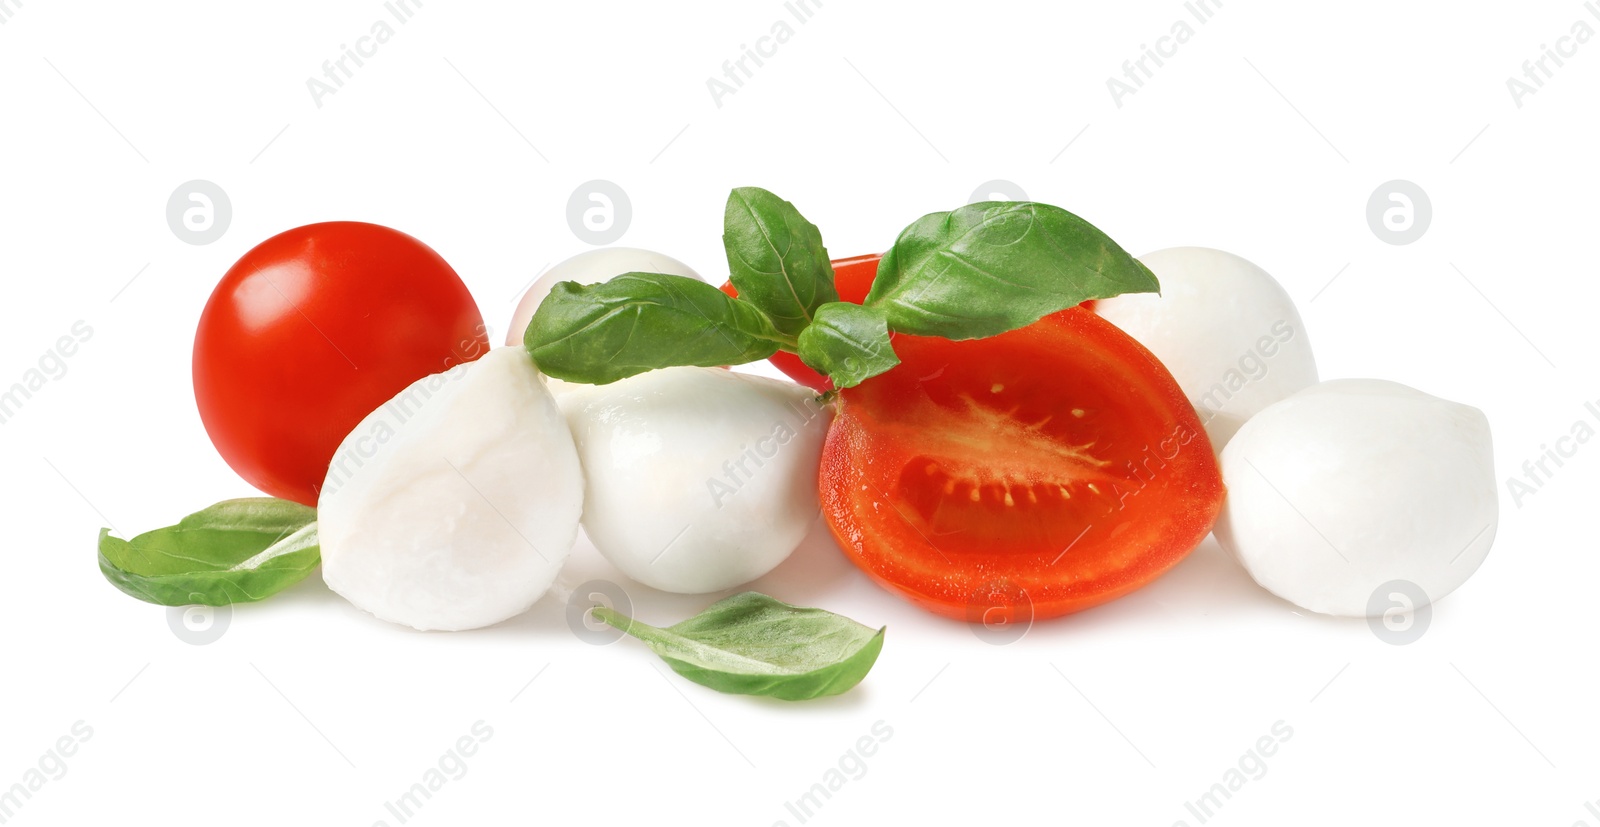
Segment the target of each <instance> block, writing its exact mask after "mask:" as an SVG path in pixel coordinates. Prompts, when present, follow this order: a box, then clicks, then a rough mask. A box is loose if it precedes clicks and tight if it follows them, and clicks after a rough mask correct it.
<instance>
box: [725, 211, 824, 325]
mask: <svg viewBox="0 0 1600 827" xmlns="http://www.w3.org/2000/svg"><path fill="white" fill-rule="evenodd" d="M722 244H723V246H724V247H726V248H727V251H728V271H729V273H730V275H729V279H730V280H731V281H732V282H733V286H734V287H735V288H736V289H738V291H739V298H741V299H743V300H745V301H747V302H750V303H751V304H753V305H755V306H756V307H757V308H760V309H761V311H762V312H764V313H766V314H767V318H769V319H771V320H772V325H773V327H776V328H777V329H778V330H779V331H781V332H783V333H786V334H788V335H790V336H797V335H799V333H800V331H801V330H803V329H804V328H805V326H806V325H808V324H810V323H811V319H812V317H813V316H814V315H815V313H816V310H817V308H818V307H821V306H822V305H824V304H827V303H828V302H836V301H838V300H839V293H838V291H837V290H835V289H834V286H833V264H831V263H830V262H829V261H828V250H827V248H826V247H823V246H822V233H821V232H820V231H819V230H817V226H816V225H815V224H812V223H811V222H809V221H807V220H806V219H805V217H804V216H802V215H801V214H800V211H799V210H797V209H795V207H794V205H793V204H791V203H789V202H788V201H785V200H783V199H782V198H779V197H778V196H776V195H773V194H772V193H770V192H768V191H766V190H764V189H761V188H760V187H740V188H738V189H736V190H734V191H733V192H731V193H729V194H728V205H727V207H726V209H725V210H724V211H723V231H722Z"/></svg>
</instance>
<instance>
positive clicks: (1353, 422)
mask: <svg viewBox="0 0 1600 827" xmlns="http://www.w3.org/2000/svg"><path fill="white" fill-rule="evenodd" d="M1222 478H1223V481H1224V482H1226V483H1227V485H1228V499H1227V502H1226V503H1225V504H1224V505H1223V510H1222V516H1221V517H1220V518H1219V519H1218V520H1217V524H1216V528H1215V533H1216V536H1217V540H1218V542H1220V543H1221V544H1222V546H1223V548H1226V549H1228V550H1229V551H1230V552H1232V553H1233V554H1234V556H1236V557H1237V558H1238V559H1239V562H1241V563H1243V564H1244V567H1245V569H1247V570H1248V571H1249V572H1250V576H1251V577H1254V578H1255V580H1256V582H1257V583H1260V584H1261V585H1262V586H1264V587H1265V588H1266V589H1267V590H1268V591H1271V592H1272V593H1273V594H1276V595H1278V596H1279V597H1282V598H1284V599H1285V600H1288V601H1289V602H1291V603H1293V604H1295V605H1297V606H1300V607H1302V608H1305V609H1310V610H1311V611H1313V612H1321V613H1323V614H1330V615H1343V616H1348V617H1360V616H1365V615H1367V614H1368V612H1369V609H1368V607H1369V605H1371V600H1372V596H1373V593H1374V592H1375V591H1376V590H1377V589H1378V587H1379V586H1381V585H1384V584H1386V583H1389V582H1391V581H1395V580H1404V581H1409V582H1410V583H1412V584H1414V585H1416V586H1418V587H1419V588H1420V589H1421V590H1422V592H1423V594H1425V595H1426V596H1427V598H1428V600H1429V601H1430V602H1431V601H1433V600H1438V599H1439V598H1441V597H1444V596H1445V595H1447V594H1449V593H1450V592H1452V591H1455V589H1456V587H1458V586H1460V585H1461V584H1462V583H1464V582H1466V579H1467V578H1468V577H1469V576H1471V575H1472V573H1473V572H1474V571H1476V570H1477V568H1478V565H1479V564H1481V563H1482V562H1483V559H1484V557H1485V556H1487V555H1488V553H1489V547H1490V546H1491V545H1492V544H1493V543H1494V535H1495V529H1496V527H1497V526H1498V525H1499V506H1498V491H1497V489H1496V487H1495V478H1494V456H1493V451H1492V444H1491V441H1490V437H1489V421H1488V419H1486V418H1485V417H1484V415H1483V412H1482V411H1480V410H1478V409H1477V408H1474V407H1471V406H1468V405H1461V404H1458V403H1455V402H1450V401H1448V400H1444V399H1439V398H1438V397H1434V396H1429V395H1428V394H1425V393H1423V392H1421V391H1418V390H1414V389H1412V388H1409V387H1406V386H1405V385H1401V384H1397V383H1395V382H1385V381H1382V380H1378V379H1340V380H1335V381H1331V382H1324V383H1322V384H1320V385H1315V386H1313V387H1311V388H1308V389H1306V390H1304V391H1301V392H1300V393H1297V394H1295V395H1294V396H1291V397H1289V398H1288V399H1285V400H1284V401H1282V402H1279V403H1277V404H1276V405H1273V406H1271V407H1269V408H1267V409H1266V410H1264V411H1262V412H1261V413H1259V414H1256V415H1255V417H1253V418H1252V419H1251V420H1250V421H1249V422H1247V423H1245V425H1244V427H1243V428H1241V429H1239V433H1238V434H1237V435H1235V436H1234V438H1233V441H1232V442H1229V443H1228V447H1227V448H1224V449H1223V451H1222ZM1421 605H1425V604H1419V605H1418V606H1417V608H1421Z"/></svg>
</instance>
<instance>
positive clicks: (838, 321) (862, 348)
mask: <svg viewBox="0 0 1600 827" xmlns="http://www.w3.org/2000/svg"><path fill="white" fill-rule="evenodd" d="M800 358H801V359H802V360H804V361H805V363H806V365H807V366H809V367H810V368H811V369H812V370H815V371H817V372H818V373H821V374H823V375H824V376H827V377H828V378H829V379H832V380H833V386H834V387H835V388H849V387H853V386H855V385H859V384H861V382H862V380H865V379H867V378H869V377H873V376H877V375H878V374H880V373H883V372H884V371H886V370H888V369H889V368H892V367H894V366H895V365H898V364H900V358H899V357H898V356H895V355H894V348H893V346H891V345H890V344H889V323H888V320H887V319H886V318H885V316H884V312H883V311H882V310H881V309H879V308H876V307H862V306H861V305H858V304H850V303H848V302H832V303H830V304H825V305H823V306H822V307H820V308H818V309H817V317H816V320H815V321H813V322H812V323H811V325H810V326H809V327H807V328H806V329H805V330H803V331H801V332H800Z"/></svg>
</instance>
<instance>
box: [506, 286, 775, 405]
mask: <svg viewBox="0 0 1600 827" xmlns="http://www.w3.org/2000/svg"><path fill="white" fill-rule="evenodd" d="M523 342H524V344H525V345H526V346H527V348H528V352H529V353H530V354H532V356H533V361H534V364H536V365H538V366H539V369H540V370H541V371H544V372H545V373H546V374H548V375H550V376H554V377H555V378H557V379H565V380H567V381H569V382H584V383H588V384H591V385H605V384H609V383H611V382H615V381H617V380H618V379H626V378H628V377H629V376H633V375H635V374H639V373H644V372H645V371H648V370H654V369H656V368H668V367H675V366H678V365H700V366H703V367H717V366H720V365H741V364H744V363H745V362H754V361H757V360H759V359H765V358H767V357H768V356H771V355H772V354H774V353H777V352H778V345H779V344H780V343H786V342H787V343H792V342H793V339H792V337H790V338H786V337H784V336H782V335H780V334H779V333H778V331H777V330H775V329H774V328H773V326H772V322H770V321H768V319H767V317H766V316H764V315H762V313H761V311H759V310H757V309H756V308H755V307H753V306H751V305H749V304H747V303H745V302H742V301H738V300H736V299H733V298H731V297H729V296H728V294H726V293H724V292H722V291H721V290H718V289H717V288H715V287H712V286H711V285H709V284H706V283H705V282H703V281H700V280H699V279H692V278H687V277H684V276H671V275H666V274H663V273H625V274H623V275H620V276H617V277H616V278H613V279H611V280H610V281H607V282H603V283H601V284H592V285H580V284H575V283H573V282H570V281H564V282H561V283H559V284H557V285H556V286H555V289H553V290H551V291H550V295H549V296H548V297H546V298H545V300H544V302H543V303H541V304H540V305H539V309H538V310H537V311H535V312H534V314H533V321H532V322H530V323H529V324H528V332H527V334H526V335H525V336H524V337H523Z"/></svg>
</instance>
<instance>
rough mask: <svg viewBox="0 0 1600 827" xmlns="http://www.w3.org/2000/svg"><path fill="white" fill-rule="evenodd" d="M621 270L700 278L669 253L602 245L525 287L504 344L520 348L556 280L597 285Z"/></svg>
mask: <svg viewBox="0 0 1600 827" xmlns="http://www.w3.org/2000/svg"><path fill="white" fill-rule="evenodd" d="M623 273H666V274H668V275H672V276H688V277H689V278H692V279H698V278H700V274H699V273H696V272H695V271H694V270H691V269H689V265H687V264H684V263H683V262H681V261H679V260H677V259H675V258H672V257H671V256H665V255H662V254H660V253H654V252H651V251H649V250H640V249H637V248H634V247H602V248H601V249H598V250H590V251H588V252H585V253H579V254H577V255H575V256H573V257H572V258H569V259H567V260H566V261H563V262H561V263H560V264H557V265H556V266H554V267H551V268H550V269H549V270H546V271H545V272H544V275H542V276H540V277H539V278H538V280H537V281H535V282H534V283H533V284H532V285H531V286H529V287H528V292H526V293H524V294H522V301H521V302H519V303H518V304H517V312H516V313H513V314H512V316H511V326H510V327H509V328H506V344H507V345H516V346H519V347H520V346H521V345H522V337H523V334H525V333H527V332H528V322H530V321H532V320H533V312H534V311H535V310H538V309H539V302H542V301H544V297H545V296H548V295H550V288H552V287H555V286H556V284H557V283H558V282H563V281H575V282H577V283H579V284H598V283H600V282H602V281H609V280H611V279H612V278H615V277H616V276H620V275H622V274H623Z"/></svg>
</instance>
